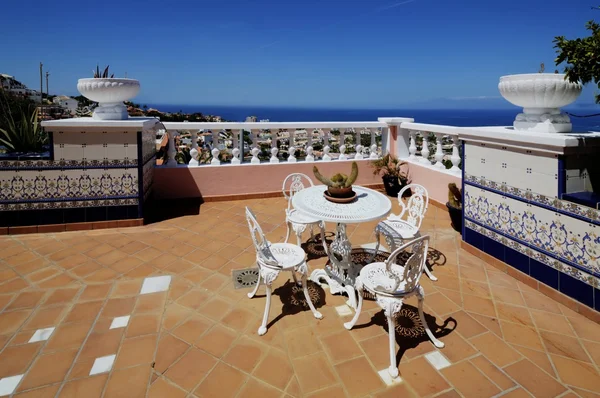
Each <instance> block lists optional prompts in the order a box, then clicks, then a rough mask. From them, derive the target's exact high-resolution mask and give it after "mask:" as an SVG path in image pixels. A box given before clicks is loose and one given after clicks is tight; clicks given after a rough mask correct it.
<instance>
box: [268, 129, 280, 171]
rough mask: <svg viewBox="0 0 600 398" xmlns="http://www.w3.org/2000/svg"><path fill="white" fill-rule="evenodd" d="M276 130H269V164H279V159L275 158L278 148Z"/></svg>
mask: <svg viewBox="0 0 600 398" xmlns="http://www.w3.org/2000/svg"><path fill="white" fill-rule="evenodd" d="M276 130H277V129H274V130H271V159H269V162H271V163H279V158H278V157H277V153H278V152H279V148H277V131H276Z"/></svg>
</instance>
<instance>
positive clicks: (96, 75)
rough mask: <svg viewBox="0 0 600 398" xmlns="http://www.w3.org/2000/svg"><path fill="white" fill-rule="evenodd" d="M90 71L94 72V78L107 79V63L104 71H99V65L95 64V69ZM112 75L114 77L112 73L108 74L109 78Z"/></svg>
mask: <svg viewBox="0 0 600 398" xmlns="http://www.w3.org/2000/svg"><path fill="white" fill-rule="evenodd" d="M92 72H94V79H107V78H108V65H106V68H104V72H102V73H100V67H99V66H98V65H96V70H95V71H92ZM113 77H115V74H114V73H113V74H112V75H110V78H111V79H112V78H113Z"/></svg>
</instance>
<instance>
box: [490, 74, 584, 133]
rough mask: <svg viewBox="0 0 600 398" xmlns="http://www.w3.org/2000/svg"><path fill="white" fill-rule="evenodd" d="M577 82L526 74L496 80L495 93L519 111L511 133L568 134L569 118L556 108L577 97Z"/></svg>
mask: <svg viewBox="0 0 600 398" xmlns="http://www.w3.org/2000/svg"><path fill="white" fill-rule="evenodd" d="M581 89H582V86H581V83H579V82H577V83H571V82H570V81H568V80H565V75H564V74H560V73H528V74H521V75H507V76H502V77H501V78H500V83H499V84H498V90H500V94H501V95H502V97H504V99H506V100H507V101H508V102H510V103H511V104H513V105H516V106H520V107H522V108H523V113H519V114H518V115H517V117H516V118H515V121H514V123H513V126H514V128H515V130H524V131H534V132H540V133H569V132H571V130H572V125H571V119H569V116H568V115H567V114H565V113H561V111H560V108H562V107H564V106H567V105H569V104H571V103H573V102H574V101H575V100H576V99H577V97H579V95H580V94H581Z"/></svg>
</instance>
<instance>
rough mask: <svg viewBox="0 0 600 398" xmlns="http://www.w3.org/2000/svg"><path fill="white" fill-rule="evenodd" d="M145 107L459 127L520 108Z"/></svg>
mask: <svg viewBox="0 0 600 398" xmlns="http://www.w3.org/2000/svg"><path fill="white" fill-rule="evenodd" d="M148 107H150V108H155V109H158V110H160V111H162V112H179V111H181V112H183V113H194V112H201V113H203V114H206V115H218V116H221V117H222V118H224V119H226V120H229V121H234V122H243V121H245V120H246V117H247V116H256V118H257V120H261V119H269V120H270V121H272V122H308V121H314V122H344V121H360V122H363V121H376V120H377V118H378V117H391V116H394V117H411V118H414V119H415V122H417V123H429V124H442V125H449V126H460V127H476V126H511V125H512V123H513V121H514V118H515V116H516V114H517V113H519V112H520V111H521V110H520V109H519V108H513V109H336V108H329V109H328V108H291V107H290V108H286V107H260V106H254V107H252V106H214V105H160V104H148ZM567 111H568V112H571V113H573V114H575V115H589V114H593V113H600V112H599V111H598V110H597V109H594V108H591V109H590V108H581V109H577V108H572V109H568V110H567ZM571 123H573V131H581V132H582V131H590V130H592V131H600V116H595V117H587V118H579V117H573V116H571Z"/></svg>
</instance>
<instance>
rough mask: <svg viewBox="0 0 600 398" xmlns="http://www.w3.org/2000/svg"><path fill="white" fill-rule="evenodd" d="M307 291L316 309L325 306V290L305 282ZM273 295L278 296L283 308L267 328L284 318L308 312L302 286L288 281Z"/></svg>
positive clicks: (310, 282)
mask: <svg viewBox="0 0 600 398" xmlns="http://www.w3.org/2000/svg"><path fill="white" fill-rule="evenodd" d="M307 289H308V295H309V296H310V299H311V301H312V303H313V305H314V306H315V308H316V309H319V308H321V307H323V306H325V304H327V303H326V301H325V297H326V294H325V290H323V288H322V287H321V286H319V285H317V284H316V283H314V282H313V281H310V280H309V281H307ZM273 295H274V296H279V299H280V300H281V303H282V304H283V306H282V307H281V314H279V315H277V317H275V319H273V320H272V321H271V322H269V324H268V325H267V328H270V327H271V326H272V325H274V324H275V323H276V322H277V321H279V320H280V319H282V318H283V317H285V316H288V315H295V314H298V313H300V312H302V311H310V309H309V307H308V304H307V302H306V298H305V297H304V292H303V290H302V286H298V285H297V284H295V283H294V281H292V280H288V281H287V282H286V283H285V284H284V285H283V286H280V287H278V288H277V289H275V290H273Z"/></svg>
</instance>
